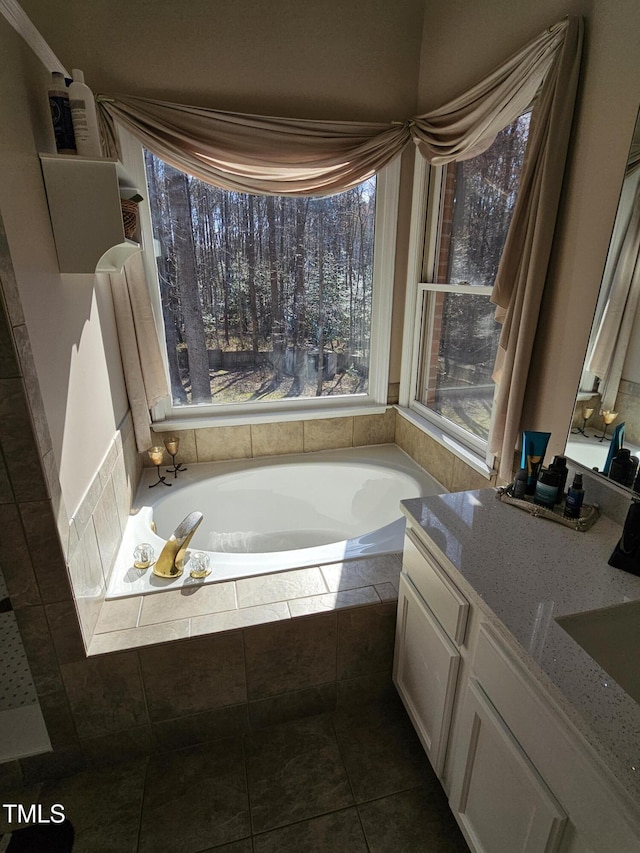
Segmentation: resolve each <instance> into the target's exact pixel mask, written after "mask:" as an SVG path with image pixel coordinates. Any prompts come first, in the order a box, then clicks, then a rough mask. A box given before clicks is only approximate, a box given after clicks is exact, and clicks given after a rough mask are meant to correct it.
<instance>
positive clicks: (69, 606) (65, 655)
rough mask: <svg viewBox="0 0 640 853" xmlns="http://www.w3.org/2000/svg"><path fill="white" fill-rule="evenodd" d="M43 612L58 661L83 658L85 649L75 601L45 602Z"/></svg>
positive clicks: (67, 661) (68, 661) (65, 661)
mask: <svg viewBox="0 0 640 853" xmlns="http://www.w3.org/2000/svg"><path fill="white" fill-rule="evenodd" d="M45 613H46V615H47V621H48V623H49V630H50V632H51V638H52V640H53V645H54V646H55V650H56V655H57V656H58V660H59V662H60V663H70V662H71V661H75V660H84V658H85V657H86V651H85V647H84V642H83V641H82V632H81V630H80V623H79V621H78V614H77V612H76V606H75V603H74V602H73V601H61V602H58V603H57V604H47V605H46V606H45Z"/></svg>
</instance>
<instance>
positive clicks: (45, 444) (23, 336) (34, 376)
mask: <svg viewBox="0 0 640 853" xmlns="http://www.w3.org/2000/svg"><path fill="white" fill-rule="evenodd" d="M13 334H14V339H15V342H16V348H17V350H18V358H19V360H20V369H21V373H22V376H23V378H24V384H25V389H26V395H27V399H28V401H29V409H30V410H31V417H32V419H33V426H34V430H35V434H36V439H37V442H38V447H39V450H40V456H44V455H45V453H47V452H48V451H49V450H51V446H52V445H51V435H50V433H49V423H48V421H47V416H46V413H45V410H44V401H43V399H42V394H41V393H40V382H39V380H38V373H37V371H36V366H35V362H34V360H33V353H32V351H31V342H30V341H29V334H28V332H27V327H26V326H24V325H20V326H15V327H14V329H13Z"/></svg>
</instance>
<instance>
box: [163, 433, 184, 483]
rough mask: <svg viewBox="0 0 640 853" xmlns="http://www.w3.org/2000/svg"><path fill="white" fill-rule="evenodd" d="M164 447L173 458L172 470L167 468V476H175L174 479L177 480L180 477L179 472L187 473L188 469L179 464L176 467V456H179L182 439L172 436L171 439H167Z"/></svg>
mask: <svg viewBox="0 0 640 853" xmlns="http://www.w3.org/2000/svg"><path fill="white" fill-rule="evenodd" d="M164 446H165V447H166V448H167V453H168V454H169V456H170V457H171V465H172V467H171V468H167V474H173V479H174V480H175V479H176V477H177V476H178V471H186V470H187V469H186V467H185V466H184V465H183V464H182V463H181V462H178V464H177V465H176V456H177V455H178V448H179V447H180V439H179V438H178V436H177V435H172V436H171V438H165V440H164Z"/></svg>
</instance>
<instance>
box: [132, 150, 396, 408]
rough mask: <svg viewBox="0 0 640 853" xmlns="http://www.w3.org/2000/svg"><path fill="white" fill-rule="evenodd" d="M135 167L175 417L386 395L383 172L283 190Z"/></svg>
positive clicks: (154, 163)
mask: <svg viewBox="0 0 640 853" xmlns="http://www.w3.org/2000/svg"><path fill="white" fill-rule="evenodd" d="M145 166H146V172H147V183H148V187H149V200H150V207H151V217H152V227H153V236H154V245H155V254H156V262H157V272H158V282H159V291H160V303H161V309H162V316H163V322H164V330H163V331H164V341H165V345H166V363H167V371H168V375H169V379H170V387H171V396H172V401H171V408H172V410H173V412H174V414H175V413H176V412H179V411H180V410H183V411H187V409H186V407H194V406H199V407H204V406H211V407H216V410H217V411H218V412H222V413H224V412H241V411H245V412H250V411H252V410H254V409H258V408H260V407H266V406H267V405H269V406H270V408H272V409H276V410H277V409H278V407H279V406H281V407H284V408H285V409H286V407H292V406H297V407H300V406H301V405H304V406H306V407H307V408H308V407H310V406H313V405H315V404H316V402H317V401H322V402H321V405H322V406H323V407H327V408H328V407H335V406H338V407H339V406H340V405H342V406H345V405H346V404H351V405H362V404H365V403H367V402H369V403H371V402H378V403H384V402H386V379H387V378H386V374H385V358H386V351H387V350H388V329H386V327H388V319H389V315H390V310H389V308H388V304H389V297H390V285H391V281H390V279H391V276H390V275H389V272H388V271H387V272H386V273H385V272H384V270H383V269H382V268H383V267H384V263H385V262H384V261H383V262H382V265H381V263H380V258H379V255H380V250H381V249H382V246H380V236H381V235H380V233H379V232H383V235H384V232H388V233H389V234H391V233H392V231H393V229H392V227H389V226H388V225H386V224H385V223H384V222H383V221H382V219H383V217H382V211H381V210H380V208H381V207H383V208H385V209H386V210H387V214H388V212H389V207H390V204H389V195H390V193H389V179H388V176H385V174H384V173H382V175H380V176H377V177H376V176H374V177H372V178H371V179H369V180H367V181H365V182H364V183H362V184H360V185H359V186H357V187H355V188H353V189H351V190H348V191H346V192H343V193H341V194H339V195H334V196H330V197H323V198H291V197H278V196H275V197H274V196H257V195H255V196H254V195H247V194H244V193H238V192H231V191H227V190H222V189H218V188H216V187H213V186H210V185H208V184H205V183H204V182H202V181H200V180H198V179H196V178H192V177H190V176H187V175H186V174H184V173H183V172H179V171H177V170H176V169H174V168H172V167H171V166H169V165H167V164H166V163H164V162H163V161H161V160H159V159H158V158H157V157H155V156H154V155H152V154H151V153H150V152H146V153H145ZM385 171H388V170H385ZM385 178H386V180H385ZM391 195H393V193H391ZM391 206H392V207H393V204H391ZM392 218H393V217H392ZM385 242H386V250H387V252H389V253H390V258H389V257H388V258H387V260H386V264H387V266H388V270H390V269H392V264H393V243H391V245H390V244H389V240H388V239H387V240H385ZM374 248H375V251H374ZM389 264H391V266H389ZM383 279H386V280H387V287H388V288H389V292H388V293H387V294H385V286H384V285H383V283H382V280H383ZM381 350H382V352H383V353H385V356H384V357H382V358H381V356H380V351H381ZM312 401H313V402H312ZM220 407H222V408H220ZM190 410H191V411H193V409H190Z"/></svg>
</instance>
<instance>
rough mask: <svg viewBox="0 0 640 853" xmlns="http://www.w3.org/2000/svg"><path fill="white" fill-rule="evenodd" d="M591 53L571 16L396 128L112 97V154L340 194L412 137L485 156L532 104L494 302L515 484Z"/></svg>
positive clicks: (503, 438)
mask: <svg viewBox="0 0 640 853" xmlns="http://www.w3.org/2000/svg"><path fill="white" fill-rule="evenodd" d="M581 45H582V21H581V19H580V18H577V17H569V18H566V19H565V20H563V21H561V22H559V23H558V24H556V25H554V26H553V27H551V28H549V29H548V30H545V31H544V32H543V33H542V34H541V35H539V36H538V37H537V38H536V39H534V40H533V41H531V42H530V43H529V44H528V45H527V46H526V47H524V48H523V49H522V50H520V51H518V52H517V53H516V54H514V55H513V56H512V57H511V58H510V59H508V60H507V61H506V62H504V63H503V64H502V65H500V66H499V67H498V68H497V69H496V70H495V71H494V72H493V73H492V74H490V75H489V76H487V77H486V78H485V79H484V80H483V81H481V82H480V83H479V84H477V85H476V86H474V87H473V88H472V89H470V90H469V91H467V92H465V93H464V94H463V95H460V96H459V97H458V98H455V99H454V100H453V101H451V102H450V103H448V104H446V105H445V106H443V107H441V108H439V109H436V110H432V111H431V112H428V113H426V114H424V115H420V116H414V117H412V118H409V119H406V120H405V121H401V122H394V121H392V122H390V123H388V124H383V123H378V122H344V121H342V122H325V121H313V120H303V119H286V118H275V117H266V116H255V115H243V114H240V113H230V112H221V111H218V110H211V109H204V108H201V107H191V106H185V105H180V104H171V103H166V102H163V101H157V100H149V99H145V98H138V97H132V96H127V95H121V96H107V95H101V96H99V97H98V99H97V100H98V106H99V117H100V123H101V132H102V136H103V141H104V143H105V153H108V154H110V155H111V156H117V155H118V150H117V133H116V130H115V125H116V124H118V125H121V126H122V127H124V128H125V129H126V130H127V131H129V132H130V133H131V134H132V135H133V136H134V137H136V138H137V139H138V140H139V141H140V142H141V143H142V145H144V146H145V147H146V148H148V149H149V150H150V151H151V152H152V153H154V154H155V155H157V156H158V157H160V158H161V159H162V160H164V161H166V162H167V163H169V164H170V165H172V166H174V167H175V168H177V169H180V170H181V171H183V172H186V173H188V174H191V175H194V176H195V177H197V178H200V179H201V180H204V181H206V182H208V183H211V184H214V185H215V186H219V187H222V188H223V189H228V190H233V191H238V192H247V193H253V194H266V195H270V194H271V195H291V196H309V195H311V196H313V195H317V196H321V195H330V194H333V193H337V192H342V191H344V190H346V189H349V188H350V187H354V186H357V185H358V184H359V183H361V182H362V181H363V180H365V179H366V178H368V177H371V176H372V175H373V174H374V173H375V172H377V171H379V170H380V169H382V168H383V167H384V166H386V165H387V164H388V163H389V162H390V161H391V160H393V159H394V158H395V157H397V156H398V155H399V154H400V153H401V152H402V151H403V150H404V148H405V147H406V146H407V145H408V144H409V143H410V142H411V141H413V142H414V143H415V145H416V146H417V147H418V149H419V150H420V152H421V154H422V155H423V156H424V157H426V158H427V159H428V160H429V161H430V162H431V163H433V164H435V165H443V164H445V163H448V162H451V161H454V160H465V159H470V158H471V157H475V156H476V155H478V154H480V153H481V152H483V151H485V150H486V149H487V148H489V146H490V145H491V143H492V142H493V140H494V139H495V137H496V135H497V134H498V133H499V132H500V131H501V130H502V129H503V128H504V127H506V126H507V125H508V124H510V123H511V122H513V121H514V120H515V119H516V118H517V117H518V116H519V115H521V114H522V112H524V111H525V110H526V109H527V108H528V107H529V106H531V105H532V104H533V111H532V118H531V129H530V135H529V143H528V146H527V152H526V156H525V162H524V166H523V173H522V177H521V184H520V191H519V194H518V200H517V202H516V207H515V210H514V214H513V218H512V224H511V227H510V229H509V234H508V236H507V241H506V245H505V249H504V251H503V255H502V259H501V263H500V268H499V271H498V276H497V279H496V284H495V286H494V292H493V296H492V301H494V302H495V303H496V305H497V309H496V317H497V319H498V320H499V321H500V322H502V323H503V324H504V325H503V330H502V336H501V339H500V347H499V352H498V358H497V362H496V369H495V372H494V379H495V381H496V383H497V388H496V395H495V399H494V405H493V419H492V425H491V430H490V436H489V449H490V451H491V452H492V453H496V454H497V455H498V456H499V457H500V459H501V463H500V476H501V477H503V478H505V479H507V478H509V477H510V475H511V468H512V463H513V451H514V449H515V446H516V444H517V441H518V437H519V431H520V419H521V414H522V407H523V400H524V395H525V388H526V384H527V378H528V373H529V364H530V360H531V353H532V349H533V341H534V338H535V333H536V327H537V322H538V314H539V308H540V302H541V298H542V291H543V287H544V283H545V279H546V275H547V269H548V263H549V257H550V254H551V246H552V242H553V232H554V228H555V221H556V214H557V210H558V204H559V199H560V193H561V187H562V177H563V172H564V163H565V157H566V151H567V146H568V141H569V133H570V127H571V118H572V114H573V104H574V100H575V93H576V88H577V79H578V70H579V65H580V53H581ZM126 369H127V366H126V364H125V371H126Z"/></svg>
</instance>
